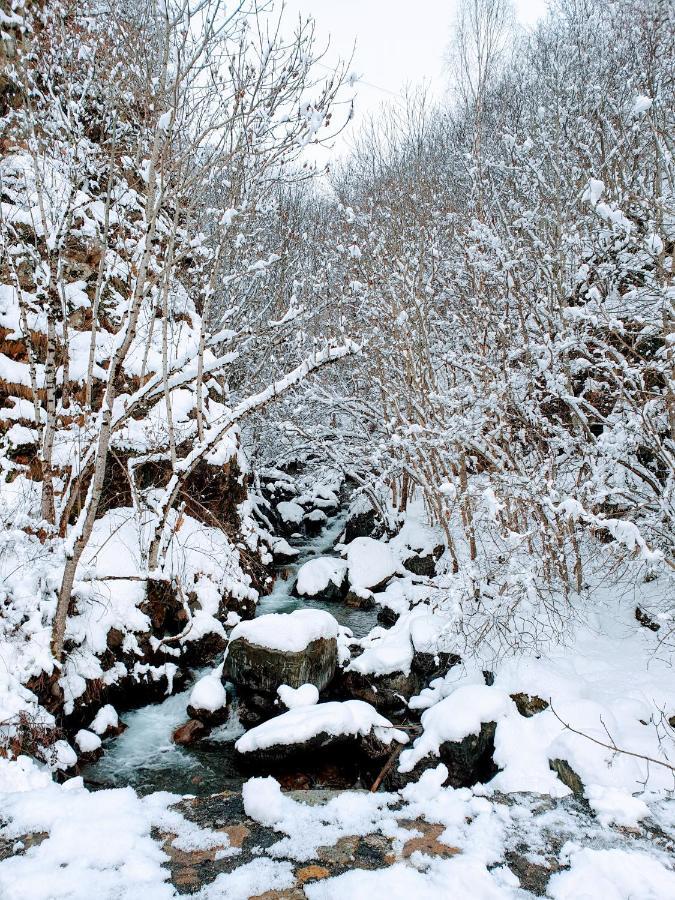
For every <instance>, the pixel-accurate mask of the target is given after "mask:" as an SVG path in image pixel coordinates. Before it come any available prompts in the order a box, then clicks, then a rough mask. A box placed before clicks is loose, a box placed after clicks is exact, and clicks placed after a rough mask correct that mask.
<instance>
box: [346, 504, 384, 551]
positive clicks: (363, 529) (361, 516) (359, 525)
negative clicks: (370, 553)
mask: <svg viewBox="0 0 675 900" xmlns="http://www.w3.org/2000/svg"><path fill="white" fill-rule="evenodd" d="M376 529H377V516H376V514H375V510H374V509H372V508H368V509H365V510H362V511H361V512H355V513H353V514H352V515H350V517H349V518H348V519H347V522H346V524H345V544H349V543H351V541H353V540H354V539H355V538H359V537H370V536H371V535H372V534H373V533H374V532H375V531H376Z"/></svg>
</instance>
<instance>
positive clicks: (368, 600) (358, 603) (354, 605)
mask: <svg viewBox="0 0 675 900" xmlns="http://www.w3.org/2000/svg"><path fill="white" fill-rule="evenodd" d="M344 604H345V606H348V607H349V608H350V609H366V610H368V609H373V608H374V607H375V599H374V598H373V596H372V594H371V595H369V596H368V597H360V596H359V595H358V594H355V593H354V591H348V592H347V596H346V597H345V599H344Z"/></svg>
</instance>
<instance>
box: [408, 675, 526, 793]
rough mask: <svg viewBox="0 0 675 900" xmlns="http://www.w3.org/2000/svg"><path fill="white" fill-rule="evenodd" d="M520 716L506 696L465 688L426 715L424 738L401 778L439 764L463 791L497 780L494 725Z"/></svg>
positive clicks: (413, 750)
mask: <svg viewBox="0 0 675 900" xmlns="http://www.w3.org/2000/svg"><path fill="white" fill-rule="evenodd" d="M513 713H515V714H517V711H516V708H515V704H514V702H513V700H511V698H510V697H509V695H508V694H506V693H505V692H504V691H500V690H498V689H497V688H494V687H487V686H486V685H479V684H470V685H463V686H462V687H459V688H457V690H455V691H453V693H452V694H450V696H449V697H446V698H445V699H444V700H441V701H440V702H439V703H437V704H436V705H435V706H432V707H431V708H430V709H428V710H427V711H426V712H425V713H423V715H422V727H423V729H424V730H423V732H422V734H421V735H420V736H419V737H418V738H417V739H416V741H415V743H414V745H413V746H412V747H411V748H410V749H409V750H404V751H403V753H402V754H401V758H400V763H399V772H401V773H403V774H407V773H410V772H412V771H413V770H414V769H415V767H416V766H417V765H418V764H423V763H424V761H425V760H427V759H429V764H430V765H436V761H437V759H438V758H440V759H441V761H442V762H443V763H444V764H445V765H446V767H447V769H448V781H449V783H450V784H451V785H453V786H454V787H464V786H467V785H470V784H473V783H475V782H476V781H478V780H481V779H483V780H484V779H485V777H488V776H491V775H492V774H494V771H495V769H494V766H493V761H492V756H493V754H494V736H495V730H496V725H497V723H498V722H500V721H501V720H502V719H504V718H506V716H508V715H509V714H513Z"/></svg>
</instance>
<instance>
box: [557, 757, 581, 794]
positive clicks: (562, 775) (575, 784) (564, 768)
mask: <svg viewBox="0 0 675 900" xmlns="http://www.w3.org/2000/svg"><path fill="white" fill-rule="evenodd" d="M548 765H549V768H550V769H551V771H552V772H555V773H556V775H557V776H558V778H559V779H560V780H561V781H562V783H563V784H564V785H566V786H567V787H568V788H569V789H570V790H571V791H572V793H573V794H574V795H575V797H583V796H584V783H583V781H582V780H581V778H579V776H578V775H577V773H576V772H575V771H574V769H573V768H572V766H571V765H570V764H569V763H568V762H567V760H566V759H550V760H549V761H548Z"/></svg>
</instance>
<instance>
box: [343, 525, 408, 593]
mask: <svg viewBox="0 0 675 900" xmlns="http://www.w3.org/2000/svg"><path fill="white" fill-rule="evenodd" d="M399 570H400V563H399V560H398V558H397V557H396V555H395V553H394V552H393V551H392V548H391V547H390V546H389V545H388V544H385V543H384V542H382V541H376V540H374V538H369V537H359V538H356V539H355V540H353V541H352V542H351V543H350V544H348V545H347V571H348V575H349V584H350V585H351V588H352V590H353V591H354V592H356V593H359V592H363V591H367V590H369V589H373V588H377V587H379V586H382V585H384V583H385V582H386V581H387V580H388V579H389V578H391V576H392V575H395V574H396V573H397V572H398V571H399Z"/></svg>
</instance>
